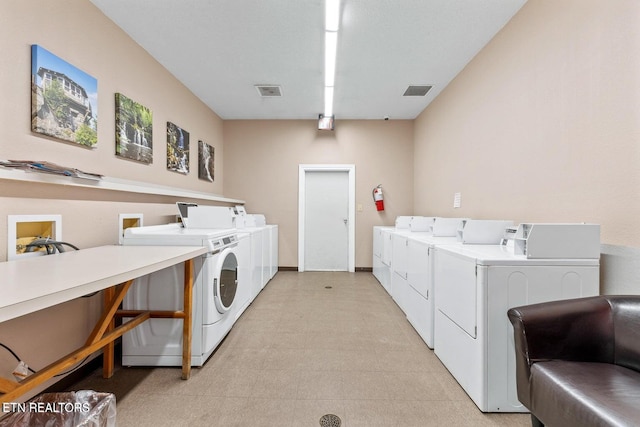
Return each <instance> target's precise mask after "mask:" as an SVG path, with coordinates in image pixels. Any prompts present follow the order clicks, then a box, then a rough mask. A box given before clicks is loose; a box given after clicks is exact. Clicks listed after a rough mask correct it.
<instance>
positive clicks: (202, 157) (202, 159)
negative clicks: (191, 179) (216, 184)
mask: <svg viewBox="0 0 640 427" xmlns="http://www.w3.org/2000/svg"><path fill="white" fill-rule="evenodd" d="M213 159H214V148H213V147H212V146H210V145H209V144H205V143H204V142H203V141H198V178H200V179H203V180H205V181H209V182H213Z"/></svg>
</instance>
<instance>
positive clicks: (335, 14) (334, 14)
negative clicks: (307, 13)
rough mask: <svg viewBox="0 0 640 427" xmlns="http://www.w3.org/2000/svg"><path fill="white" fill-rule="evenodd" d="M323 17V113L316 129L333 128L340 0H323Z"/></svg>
mask: <svg viewBox="0 0 640 427" xmlns="http://www.w3.org/2000/svg"><path fill="white" fill-rule="evenodd" d="M324 18H325V33H324V114H321V115H320V118H319V120H318V129H321V130H322V129H323V130H333V121H334V117H333V87H334V83H335V80H336V56H337V52H338V27H339V26H340V0H325V17H324ZM329 122H330V123H329Z"/></svg>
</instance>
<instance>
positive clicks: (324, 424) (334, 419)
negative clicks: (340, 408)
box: [320, 414, 342, 427]
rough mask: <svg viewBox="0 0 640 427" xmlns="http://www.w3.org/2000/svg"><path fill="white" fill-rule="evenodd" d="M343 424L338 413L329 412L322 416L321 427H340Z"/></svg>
mask: <svg viewBox="0 0 640 427" xmlns="http://www.w3.org/2000/svg"><path fill="white" fill-rule="evenodd" d="M341 424H342V420H340V417H338V416H337V415H333V414H327V415H323V416H322V417H320V426H321V427H340V425H341Z"/></svg>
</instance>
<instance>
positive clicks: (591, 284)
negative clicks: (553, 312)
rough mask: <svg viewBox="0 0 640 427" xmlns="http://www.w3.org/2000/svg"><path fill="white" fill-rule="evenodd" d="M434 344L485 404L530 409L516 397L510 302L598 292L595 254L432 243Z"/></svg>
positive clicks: (496, 409) (495, 407)
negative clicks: (540, 255) (537, 255)
mask: <svg viewBox="0 0 640 427" xmlns="http://www.w3.org/2000/svg"><path fill="white" fill-rule="evenodd" d="M434 287H435V294H436V298H435V304H436V310H435V331H434V332H435V336H434V351H435V354H436V356H438V358H439V359H440V360H441V361H442V363H443V364H444V365H445V366H446V368H447V369H448V370H449V372H451V374H452V375H453V376H454V377H455V378H456V380H457V381H458V383H459V384H460V385H461V386H462V388H463V389H464V390H465V391H466V392H467V394H468V395H469V397H471V399H472V400H473V401H474V403H475V404H476V405H477V406H478V408H479V409H480V410H481V411H483V412H527V408H525V407H524V406H523V405H522V404H521V403H520V402H519V401H518V398H517V393H516V378H515V377H516V368H515V354H514V344H513V329H512V327H511V325H510V323H509V321H508V319H507V314H506V313H507V310H508V309H509V308H511V307H514V306H519V305H526V304H533V303H537V302H544V301H550V300H559V299H566V298H577V297H583V296H592V295H597V294H598V291H599V260H598V259H527V258H526V256H524V255H515V254H514V253H513V252H511V251H510V250H509V249H507V248H506V247H505V246H500V245H440V246H436V247H435V264H434Z"/></svg>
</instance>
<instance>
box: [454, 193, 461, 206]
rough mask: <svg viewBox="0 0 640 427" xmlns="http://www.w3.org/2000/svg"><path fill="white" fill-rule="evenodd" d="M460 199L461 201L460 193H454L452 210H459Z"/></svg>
mask: <svg viewBox="0 0 640 427" xmlns="http://www.w3.org/2000/svg"><path fill="white" fill-rule="evenodd" d="M460 199H461V195H460V193H455V194H454V195H453V207H454V208H459V207H460Z"/></svg>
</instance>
